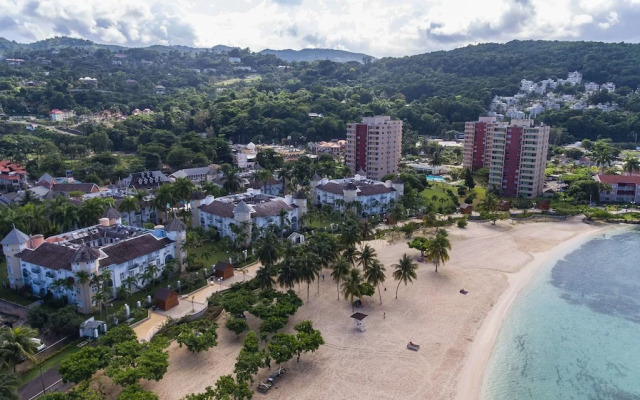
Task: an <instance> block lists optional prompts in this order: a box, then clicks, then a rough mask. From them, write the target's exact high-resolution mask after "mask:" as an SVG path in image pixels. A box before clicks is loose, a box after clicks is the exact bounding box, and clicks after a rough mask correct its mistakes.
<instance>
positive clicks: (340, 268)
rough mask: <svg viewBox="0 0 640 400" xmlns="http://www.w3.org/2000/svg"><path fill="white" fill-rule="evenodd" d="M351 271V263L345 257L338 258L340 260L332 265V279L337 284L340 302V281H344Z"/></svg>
mask: <svg viewBox="0 0 640 400" xmlns="http://www.w3.org/2000/svg"><path fill="white" fill-rule="evenodd" d="M350 270H351V265H350V264H349V261H347V260H346V259H345V258H344V257H340V258H338V260H337V261H336V262H334V263H333V264H332V265H331V278H332V279H333V281H334V282H335V283H336V290H337V291H338V300H340V281H342V280H343V279H344V278H345V276H347V274H348V273H349V271H350Z"/></svg>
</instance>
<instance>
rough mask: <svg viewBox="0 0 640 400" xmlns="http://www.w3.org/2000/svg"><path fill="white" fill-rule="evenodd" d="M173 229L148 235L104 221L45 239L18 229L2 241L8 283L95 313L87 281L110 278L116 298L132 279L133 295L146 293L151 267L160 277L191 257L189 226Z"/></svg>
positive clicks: (93, 289) (176, 225)
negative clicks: (168, 266) (187, 240)
mask: <svg viewBox="0 0 640 400" xmlns="http://www.w3.org/2000/svg"><path fill="white" fill-rule="evenodd" d="M112 216H114V217H116V216H117V215H112ZM178 222H179V221H178ZM170 225H171V227H172V229H167V230H165V229H164V227H162V226H157V227H156V228H155V229H154V230H148V229H141V228H134V227H130V226H123V225H121V224H120V220H119V218H112V219H109V218H101V219H100V224H98V225H94V226H90V227H88V228H83V229H78V230H75V231H72V232H67V233H63V234H60V235H56V236H51V237H49V238H46V239H45V238H44V237H43V236H42V235H34V236H31V237H29V236H27V235H26V234H24V233H22V232H20V231H19V230H18V229H16V228H14V229H13V230H12V231H11V232H9V234H7V236H5V238H4V239H3V240H2V242H1V244H2V248H3V251H4V254H5V257H6V259H7V270H8V275H9V284H10V286H11V288H13V289H20V288H23V287H25V286H26V287H29V288H30V289H31V291H32V292H33V293H34V294H35V295H37V296H45V295H47V293H49V292H50V293H52V294H53V296H54V297H57V298H61V297H66V298H67V300H68V301H69V303H70V304H75V305H76V306H77V308H78V310H79V311H80V312H83V313H91V312H92V311H93V310H94V307H95V306H96V301H95V294H96V293H97V292H98V287H97V286H96V284H95V283H93V280H92V279H87V277H88V278H91V277H93V276H95V275H102V274H108V275H109V279H108V280H107V282H106V286H105V290H106V292H107V294H108V296H109V297H115V296H116V292H117V290H118V288H119V287H121V286H122V285H127V287H128V282H127V281H126V280H127V278H129V277H133V278H134V281H135V283H134V284H133V285H132V287H131V289H132V290H133V291H136V290H138V289H139V288H141V287H142V286H143V283H146V281H145V279H148V278H145V277H143V274H144V273H145V270H146V267H147V266H148V265H149V264H154V265H155V266H156V267H157V271H158V272H157V275H156V276H159V275H160V274H161V271H162V269H163V268H164V267H165V265H166V264H167V263H168V262H169V261H170V260H172V259H174V258H178V261H179V263H181V261H182V260H183V259H184V257H185V256H186V254H185V252H184V247H183V245H184V240H185V238H186V227H185V226H184V224H182V223H181V222H179V223H176V222H173V224H172V223H171V222H170ZM180 228H184V229H180ZM60 282H67V284H66V285H60Z"/></svg>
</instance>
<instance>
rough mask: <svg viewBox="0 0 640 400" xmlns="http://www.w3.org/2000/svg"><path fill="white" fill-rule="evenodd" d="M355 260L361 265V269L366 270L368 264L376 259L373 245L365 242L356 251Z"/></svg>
mask: <svg viewBox="0 0 640 400" xmlns="http://www.w3.org/2000/svg"><path fill="white" fill-rule="evenodd" d="M355 255H356V261H357V263H358V265H360V266H362V270H363V271H366V270H367V269H368V268H369V266H370V265H371V264H372V263H373V262H374V260H376V251H375V249H374V248H373V247H371V246H369V245H368V244H365V245H364V247H363V248H362V249H361V250H358V251H356V254H355Z"/></svg>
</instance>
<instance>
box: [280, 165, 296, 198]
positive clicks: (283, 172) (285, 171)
mask: <svg viewBox="0 0 640 400" xmlns="http://www.w3.org/2000/svg"><path fill="white" fill-rule="evenodd" d="M278 176H279V177H280V179H282V195H283V196H284V195H285V194H286V192H287V190H286V189H287V179H291V177H292V176H293V173H292V171H291V167H289V166H287V165H285V166H283V167H282V168H280V171H278Z"/></svg>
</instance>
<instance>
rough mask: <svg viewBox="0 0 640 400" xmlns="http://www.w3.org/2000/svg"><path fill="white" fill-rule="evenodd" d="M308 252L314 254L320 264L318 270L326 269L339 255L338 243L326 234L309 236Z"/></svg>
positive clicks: (320, 233) (319, 233)
mask: <svg viewBox="0 0 640 400" xmlns="http://www.w3.org/2000/svg"><path fill="white" fill-rule="evenodd" d="M307 248H308V249H309V251H312V252H313V253H315V255H316V257H317V258H318V262H319V263H320V270H322V268H327V267H329V266H330V265H331V264H333V262H334V261H335V260H336V259H337V258H338V256H339V255H340V253H339V250H338V242H337V240H336V239H335V237H334V236H333V235H330V234H328V233H326V232H318V233H316V234H314V235H313V236H311V238H310V239H309V241H308V242H307ZM318 293H320V280H319V279H318Z"/></svg>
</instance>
